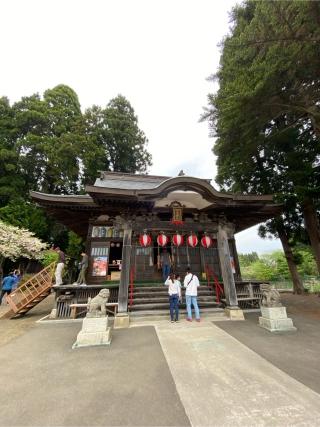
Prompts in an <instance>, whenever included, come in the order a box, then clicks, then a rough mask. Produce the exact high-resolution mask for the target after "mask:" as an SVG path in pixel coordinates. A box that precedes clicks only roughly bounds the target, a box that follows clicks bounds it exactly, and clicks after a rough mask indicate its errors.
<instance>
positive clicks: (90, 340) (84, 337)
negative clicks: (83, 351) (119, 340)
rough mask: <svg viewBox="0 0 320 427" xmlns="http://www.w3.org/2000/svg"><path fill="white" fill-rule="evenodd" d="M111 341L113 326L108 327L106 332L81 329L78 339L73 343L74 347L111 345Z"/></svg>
mask: <svg viewBox="0 0 320 427" xmlns="http://www.w3.org/2000/svg"><path fill="white" fill-rule="evenodd" d="M110 343H111V328H107V330H106V331H104V332H85V331H80V332H79V333H78V336H77V341H76V342H75V343H74V344H73V346H72V348H78V347H89V346H97V345H110Z"/></svg>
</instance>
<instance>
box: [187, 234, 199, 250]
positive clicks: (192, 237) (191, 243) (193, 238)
mask: <svg viewBox="0 0 320 427" xmlns="http://www.w3.org/2000/svg"><path fill="white" fill-rule="evenodd" d="M187 242H188V245H189V246H191V248H194V247H196V246H197V244H198V238H197V236H195V235H194V234H191V235H190V236H188V239H187Z"/></svg>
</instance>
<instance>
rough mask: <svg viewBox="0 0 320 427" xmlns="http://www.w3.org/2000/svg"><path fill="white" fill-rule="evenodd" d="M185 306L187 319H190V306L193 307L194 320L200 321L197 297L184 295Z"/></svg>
mask: <svg viewBox="0 0 320 427" xmlns="http://www.w3.org/2000/svg"><path fill="white" fill-rule="evenodd" d="M186 304H187V313H188V319H192V311H191V304H192V305H193V308H194V314H195V315H196V319H200V311H199V307H198V302H197V297H194V296H191V295H186Z"/></svg>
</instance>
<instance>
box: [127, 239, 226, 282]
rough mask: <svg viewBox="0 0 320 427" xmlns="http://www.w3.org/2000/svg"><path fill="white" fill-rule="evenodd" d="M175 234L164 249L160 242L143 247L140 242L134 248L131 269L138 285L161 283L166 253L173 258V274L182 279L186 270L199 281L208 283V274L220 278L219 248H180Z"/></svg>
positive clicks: (134, 244)
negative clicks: (174, 238)
mask: <svg viewBox="0 0 320 427" xmlns="http://www.w3.org/2000/svg"><path fill="white" fill-rule="evenodd" d="M172 237H173V234H168V238H169V242H170V243H168V244H167V245H164V246H163V247H161V246H159V245H158V244H157V238H156V237H153V238H152V244H151V245H150V246H148V247H143V246H141V245H140V244H139V242H138V241H135V242H134V243H133V245H132V249H133V250H132V254H131V266H133V270H134V280H135V282H140V281H141V282H147V281H150V282H151V281H152V282H162V281H163V277H162V268H161V256H162V254H163V253H164V249H166V252H167V253H168V254H169V255H170V258H171V271H172V272H174V273H175V274H179V275H180V276H181V277H182V278H183V277H184V276H185V274H186V271H187V268H188V267H190V268H191V270H192V272H193V273H194V274H196V275H197V276H198V277H199V279H205V278H206V274H207V272H208V270H209V272H210V274H211V275H212V274H214V275H216V276H217V277H221V271H220V265H219V255H218V249H217V246H216V245H215V246H213V247H211V248H204V247H202V246H201V245H200V244H198V245H197V246H196V247H189V246H188V245H187V244H186V243H185V244H184V245H181V246H175V245H174V244H173V243H172Z"/></svg>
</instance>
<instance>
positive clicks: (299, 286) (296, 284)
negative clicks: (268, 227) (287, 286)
mask: <svg viewBox="0 0 320 427" xmlns="http://www.w3.org/2000/svg"><path fill="white" fill-rule="evenodd" d="M278 234H279V238H280V240H281V243H282V247H283V251H284V255H285V257H286V260H287V263H288V267H289V271H290V275H291V279H292V283H293V293H294V294H302V293H303V292H304V287H303V283H302V281H301V278H300V275H299V273H298V270H297V266H296V265H295V263H294V261H293V253H292V249H291V247H290V245H289V241H288V236H287V235H286V233H285V232H284V231H283V230H282V231H280V232H278Z"/></svg>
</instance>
